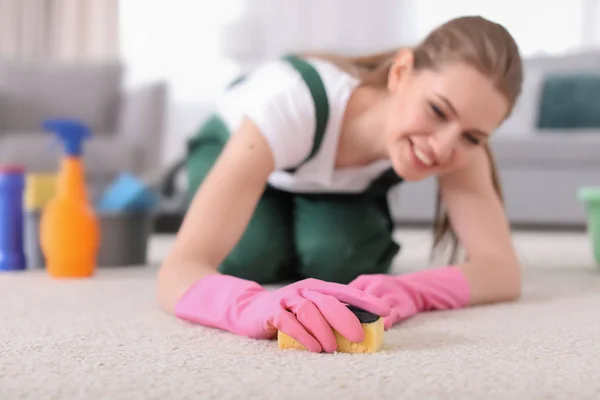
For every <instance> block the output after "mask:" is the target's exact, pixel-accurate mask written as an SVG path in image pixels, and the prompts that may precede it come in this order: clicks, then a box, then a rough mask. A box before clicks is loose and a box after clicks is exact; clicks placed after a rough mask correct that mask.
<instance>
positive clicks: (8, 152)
mask: <svg viewBox="0 0 600 400" xmlns="http://www.w3.org/2000/svg"><path fill="white" fill-rule="evenodd" d="M83 149H84V150H83V151H84V153H83V154H84V162H85V166H86V173H87V175H88V177H89V178H90V179H96V178H98V177H114V176H116V175H117V174H119V173H120V172H122V171H131V170H134V169H135V167H136V165H135V163H136V161H137V160H138V159H139V158H140V155H139V154H138V152H137V150H136V149H135V148H134V147H133V146H132V145H128V143H124V142H123V141H122V140H117V139H114V138H111V137H107V136H96V137H93V138H91V139H90V140H88V141H86V142H85V143H84V147H83ZM62 155H63V145H62V143H61V142H58V141H57V140H55V137H54V136H52V135H51V134H50V133H38V132H16V133H14V134H7V133H4V134H3V135H2V136H1V137H0V163H20V164H24V165H25V166H26V168H27V170H28V171H29V172H50V171H56V170H57V169H58V166H59V162H60V159H61V157H62Z"/></svg>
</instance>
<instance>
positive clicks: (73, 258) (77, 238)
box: [40, 119, 100, 278]
mask: <svg viewBox="0 0 600 400" xmlns="http://www.w3.org/2000/svg"><path fill="white" fill-rule="evenodd" d="M44 128H45V129H46V130H49V131H53V132H55V133H56V134H57V136H58V137H59V139H61V140H62V142H63V144H64V147H65V154H64V156H63V157H62V159H61V162H60V168H59V171H58V175H57V187H56V195H55V196H54V197H53V198H52V199H51V200H50V201H49V202H48V203H47V204H46V207H45V208H44V210H43V213H42V217H41V220H40V244H41V247H42V251H43V253H44V257H45V260H46V270H47V272H48V273H49V274H50V275H51V276H53V277H55V278H85V277H90V276H92V275H93V274H94V271H95V269H96V257H97V252H98V249H99V238H100V228H99V224H98V220H97V217H96V215H95V212H94V209H93V205H92V204H91V202H90V200H89V198H88V193H87V189H86V181H85V168H84V167H85V166H84V162H83V159H82V150H83V146H82V142H83V140H84V139H86V138H87V137H89V136H90V132H89V130H88V129H87V127H86V126H85V125H84V124H82V123H80V122H78V121H76V120H63V119H58V120H50V121H46V122H45V123H44Z"/></svg>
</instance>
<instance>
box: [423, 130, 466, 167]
mask: <svg viewBox="0 0 600 400" xmlns="http://www.w3.org/2000/svg"><path fill="white" fill-rule="evenodd" d="M459 137H460V134H459V133H457V132H455V131H454V130H450V129H446V130H444V131H439V132H437V133H435V134H433V135H431V136H430V143H429V145H430V146H431V149H432V150H433V152H434V153H435V156H436V158H437V161H438V163H440V164H443V163H445V162H446V161H448V160H449V159H450V157H452V154H453V152H454V150H455V148H456V144H457V141H458V139H459Z"/></svg>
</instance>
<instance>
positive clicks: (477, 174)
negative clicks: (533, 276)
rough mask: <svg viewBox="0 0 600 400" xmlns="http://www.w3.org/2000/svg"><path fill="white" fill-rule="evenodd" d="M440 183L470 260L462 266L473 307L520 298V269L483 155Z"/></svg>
mask: <svg viewBox="0 0 600 400" xmlns="http://www.w3.org/2000/svg"><path fill="white" fill-rule="evenodd" d="M439 182H440V191H441V196H442V201H443V203H444V205H445V207H446V210H447V212H448V216H449V218H450V222H451V224H452V227H453V228H454V231H455V232H456V235H457V237H458V240H459V242H460V243H461V245H462V247H463V248H464V249H465V251H466V254H467V261H466V262H464V263H463V264H459V265H458V266H459V268H461V270H462V271H463V273H464V274H465V276H466V278H467V281H468V282H469V286H470V291H471V299H470V303H471V304H472V305H475V304H483V303H491V302H499V301H512V300H516V299H518V298H519V297H520V294H521V269H520V265H519V261H518V257H517V254H516V252H515V249H514V247H513V244H512V239H511V234H510V225H509V222H508V219H507V217H506V214H505V212H504V208H503V206H502V202H501V200H500V198H499V197H498V195H497V193H496V191H495V189H494V187H493V183H492V179H491V170H490V163H489V160H488V157H487V155H486V153H485V151H484V150H483V149H482V150H481V151H479V152H477V156H476V159H475V160H473V162H471V163H469V164H468V165H467V166H465V167H464V168H462V169H460V170H457V171H454V172H452V173H449V174H447V175H445V176H443V177H440V178H439Z"/></svg>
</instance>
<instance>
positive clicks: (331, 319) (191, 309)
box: [175, 274, 391, 352]
mask: <svg viewBox="0 0 600 400" xmlns="http://www.w3.org/2000/svg"><path fill="white" fill-rule="evenodd" d="M345 303H346V304H350V305H353V306H356V307H359V308H362V309H364V310H366V311H369V312H372V313H374V314H377V315H379V316H381V317H382V318H385V317H386V316H388V315H389V314H390V313H391V309H390V307H389V306H388V305H386V303H385V302H384V301H383V300H380V299H378V298H377V297H375V296H372V295H370V294H367V293H365V292H363V291H361V290H358V289H356V288H353V287H350V286H347V285H343V284H339V283H332V282H325V281H321V280H318V279H305V280H302V281H299V282H296V283H293V284H290V285H288V286H285V287H283V288H281V289H278V290H275V291H267V290H266V289H264V288H263V287H262V286H260V285H259V284H257V283H255V282H252V281H249V280H245V279H240V278H236V277H232V276H228V275H222V274H214V275H209V276H206V277H204V278H202V279H201V280H199V281H198V282H197V283H196V284H195V285H194V286H192V288H190V290H189V291H188V292H186V294H185V295H184V296H183V297H182V298H181V300H180V301H179V303H178V304H177V306H176V309H175V314H176V315H177V316H178V317H179V318H181V319H185V320H188V321H191V322H195V323H199V324H202V325H205V326H211V327H214V328H220V329H223V330H227V331H230V332H232V333H235V334H238V335H243V336H247V337H251V338H256V339H272V338H275V337H276V335H277V331H278V330H280V331H282V332H283V333H286V334H287V335H289V336H290V337H292V338H293V339H295V340H297V341H298V342H299V343H301V344H302V345H303V346H304V347H306V348H307V349H308V350H310V351H313V352H321V351H325V352H333V351H335V350H336V349H337V342H336V339H335V335H334V332H333V330H336V331H337V332H338V333H339V334H340V335H342V336H344V337H345V338H346V339H348V340H350V341H351V342H355V343H357V342H361V341H363V340H364V331H363V329H362V326H361V323H360V321H359V320H358V318H357V317H356V316H355V315H354V313H353V312H352V311H350V310H349V309H348V307H346V305H345Z"/></svg>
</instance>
